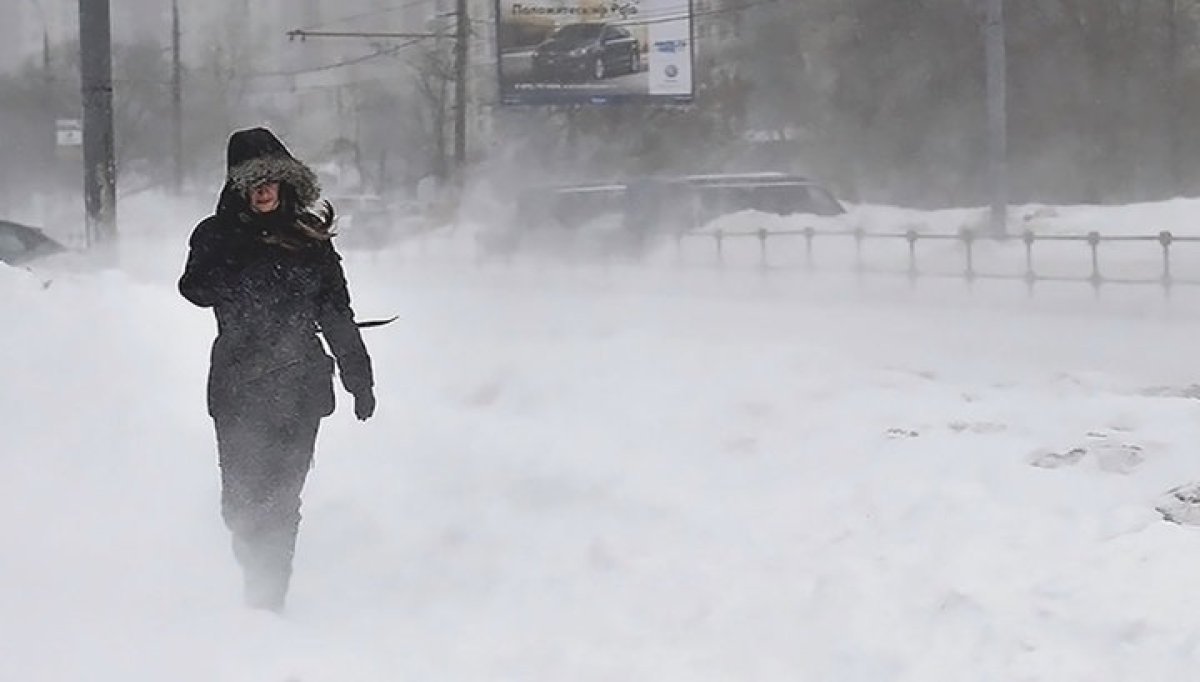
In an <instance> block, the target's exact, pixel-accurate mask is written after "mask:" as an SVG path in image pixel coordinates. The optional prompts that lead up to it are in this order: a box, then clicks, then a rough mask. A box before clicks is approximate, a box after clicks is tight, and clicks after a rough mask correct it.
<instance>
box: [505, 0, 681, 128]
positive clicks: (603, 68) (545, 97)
mask: <svg viewBox="0 0 1200 682" xmlns="http://www.w3.org/2000/svg"><path fill="white" fill-rule="evenodd" d="M496 21H497V26H496V37H497V39H496V45H497V48H498V51H499V55H498V70H499V77H500V101H501V102H502V103H504V104H581V103H585V104H586V103H591V104H609V103H620V102H663V103H686V102H690V101H691V100H692V97H693V94H694V86H693V82H692V63H693V60H692V56H693V49H694V46H693V39H692V3H691V0H496Z"/></svg>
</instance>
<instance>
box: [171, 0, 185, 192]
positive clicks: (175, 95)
mask: <svg viewBox="0 0 1200 682" xmlns="http://www.w3.org/2000/svg"><path fill="white" fill-rule="evenodd" d="M179 43H180V31H179V0H171V114H172V117H173V118H174V120H175V125H174V130H172V133H173V139H172V142H173V143H174V145H173V146H174V148H173V152H174V154H175V175H174V177H173V180H174V188H175V194H176V195H179V194H182V193H183V60H182V59H181V58H180V44H179Z"/></svg>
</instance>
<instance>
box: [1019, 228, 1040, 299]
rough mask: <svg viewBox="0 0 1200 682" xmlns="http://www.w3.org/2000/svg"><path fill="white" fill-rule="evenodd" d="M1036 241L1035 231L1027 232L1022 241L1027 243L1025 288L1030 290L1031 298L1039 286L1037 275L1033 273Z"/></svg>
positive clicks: (1022, 236)
mask: <svg viewBox="0 0 1200 682" xmlns="http://www.w3.org/2000/svg"><path fill="white" fill-rule="evenodd" d="M1036 240H1037V238H1036V237H1034V236H1033V230H1025V233H1024V234H1023V235H1021V241H1023V242H1025V286H1026V287H1027V288H1028V289H1029V295H1030V297H1032V296H1033V287H1034V285H1035V284H1037V273H1036V272H1034V271H1033V242H1034V241H1036Z"/></svg>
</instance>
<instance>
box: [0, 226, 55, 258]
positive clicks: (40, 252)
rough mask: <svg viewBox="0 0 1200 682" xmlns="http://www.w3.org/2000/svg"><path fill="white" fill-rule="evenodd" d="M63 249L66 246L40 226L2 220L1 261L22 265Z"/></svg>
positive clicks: (0, 228) (0, 237)
mask: <svg viewBox="0 0 1200 682" xmlns="http://www.w3.org/2000/svg"><path fill="white" fill-rule="evenodd" d="M62 251H66V247H64V246H63V245H62V244H59V243H58V242H56V241H54V240H53V239H51V238H50V237H47V236H46V235H45V233H43V232H42V231H41V230H39V229H38V228H36V227H30V226H28V225H22V224H20V223H14V222H12V221H9V220H0V262H3V263H7V264H9V265H20V264H22V263H27V262H29V261H31V260H35V259H37V258H41V257H42V256H48V255H50V254H54V253H60V252H62Z"/></svg>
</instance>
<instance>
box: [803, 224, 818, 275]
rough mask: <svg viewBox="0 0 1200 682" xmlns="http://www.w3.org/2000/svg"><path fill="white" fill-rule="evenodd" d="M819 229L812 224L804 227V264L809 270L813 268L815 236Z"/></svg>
mask: <svg viewBox="0 0 1200 682" xmlns="http://www.w3.org/2000/svg"><path fill="white" fill-rule="evenodd" d="M816 236H817V231H816V230H815V229H814V228H813V227H812V226H811V225H810V226H808V227H806V228H804V264H805V265H806V266H807V267H808V269H809V270H812V269H813V238H814V237H816Z"/></svg>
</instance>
